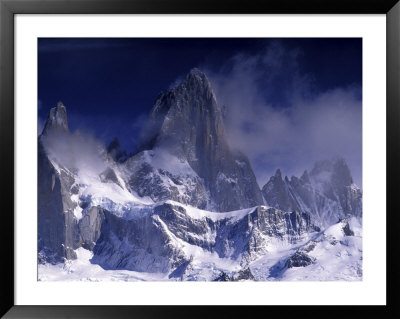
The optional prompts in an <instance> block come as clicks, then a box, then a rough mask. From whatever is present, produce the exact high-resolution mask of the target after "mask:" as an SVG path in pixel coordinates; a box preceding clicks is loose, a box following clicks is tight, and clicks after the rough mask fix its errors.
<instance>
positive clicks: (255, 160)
mask: <svg viewBox="0 0 400 319" xmlns="http://www.w3.org/2000/svg"><path fill="white" fill-rule="evenodd" d="M301 54H302V52H301V51H299V50H292V51H288V50H285V49H284V48H283V47H282V46H281V45H279V44H278V43H274V44H273V45H272V46H271V47H269V48H268V49H267V50H266V51H265V52H264V53H263V54H259V55H255V56H246V55H243V54H240V55H237V56H235V57H234V58H233V59H232V60H231V61H228V63H227V65H228V66H229V67H227V66H224V67H223V68H221V71H220V72H212V71H210V70H208V69H207V67H203V68H204V69H205V71H206V73H207V75H208V77H209V78H210V81H211V82H212V85H213V87H214V90H215V92H216V95H217V99H218V102H219V104H220V105H221V106H222V105H224V106H226V108H227V112H226V114H227V115H226V124H227V136H228V139H229V142H230V144H231V146H232V147H235V148H238V149H240V150H242V151H243V152H244V153H245V154H247V156H249V158H250V161H251V162H252V165H253V168H254V170H255V172H256V175H257V179H258V182H259V183H260V185H261V186H262V185H264V184H265V182H266V181H267V180H268V179H269V177H270V176H271V175H272V174H273V173H274V171H275V170H276V169H277V168H281V170H282V172H283V173H284V174H287V175H289V176H290V175H300V174H301V173H302V172H303V171H304V169H311V168H312V166H313V164H314V162H315V161H317V160H321V159H329V158H332V157H336V156H341V157H344V158H345V159H346V161H347V163H348V165H349V167H350V169H351V172H352V175H353V178H354V180H355V182H356V183H358V184H359V185H360V186H361V182H362V178H361V163H362V149H361V147H362V107H361V103H362V102H361V101H360V100H359V99H358V98H357V94H358V93H359V91H360V88H359V87H356V86H351V87H342V88H335V89H332V90H330V91H325V92H322V91H318V90H317V89H316V85H315V83H314V81H315V80H314V78H313V76H312V75H310V74H302V73H301V72H300V71H299V70H300V68H299V65H298V57H299V56H300V55H301ZM282 72H285V74H282ZM282 79H286V81H285V83H282V82H279V81H282ZM280 88H281V89H282V91H280V92H278V93H279V98H280V99H281V100H282V101H283V103H284V104H285V105H284V106H282V105H281V106H279V107H277V106H276V105H273V103H271V102H270V101H269V98H270V97H273V96H274V94H275V93H277V92H274V90H279V89H280Z"/></svg>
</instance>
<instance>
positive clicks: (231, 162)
mask: <svg viewBox="0 0 400 319" xmlns="http://www.w3.org/2000/svg"><path fill="white" fill-rule="evenodd" d="M154 148H161V149H166V150H168V151H169V152H170V153H172V154H173V155H174V156H177V157H178V158H180V159H184V160H186V161H187V162H188V163H189V165H190V166H191V168H192V169H193V170H194V171H195V172H196V173H197V174H198V176H199V177H200V178H202V179H203V180H204V183H205V186H206V188H207V189H208V190H209V192H210V194H212V196H213V197H214V198H213V200H214V202H215V205H216V207H217V209H218V210H219V211H229V210H235V209H241V208H248V207H252V206H256V205H261V204H262V203H263V199H262V195H261V191H260V189H259V186H258V184H257V182H256V178H255V176H254V173H253V170H252V168H251V166H250V163H249V161H248V159H247V158H246V156H244V155H243V154H239V153H238V152H233V151H232V150H231V149H230V147H229V145H228V142H227V140H226V136H225V129H224V123H223V119H222V112H221V109H220V107H219V106H218V104H217V100H216V97H215V94H214V92H213V90H212V87H211V84H210V82H209V80H208V79H207V76H206V75H205V74H204V73H203V72H201V71H200V70H198V69H192V70H191V71H190V72H189V73H188V75H187V76H186V77H185V79H184V80H183V81H182V82H181V83H180V84H178V85H177V86H175V87H173V88H171V89H169V90H167V91H166V92H164V93H161V94H160V95H159V96H158V97H157V100H156V101H155V103H154V106H153V109H152V111H151V114H150V117H149V121H148V124H147V125H146V126H145V129H144V136H143V137H142V142H141V143H140V146H139V151H141V150H145V149H154Z"/></svg>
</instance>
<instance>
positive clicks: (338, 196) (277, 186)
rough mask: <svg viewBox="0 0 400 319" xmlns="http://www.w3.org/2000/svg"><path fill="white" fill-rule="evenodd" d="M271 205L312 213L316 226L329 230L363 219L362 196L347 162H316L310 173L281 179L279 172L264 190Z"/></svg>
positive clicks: (341, 160) (266, 199)
mask: <svg viewBox="0 0 400 319" xmlns="http://www.w3.org/2000/svg"><path fill="white" fill-rule="evenodd" d="M262 193H263V195H264V198H265V201H266V203H267V204H268V205H270V206H272V207H276V208H279V209H282V210H285V211H299V212H309V213H310V214H311V217H312V219H313V222H314V223H315V224H316V225H319V226H323V227H326V226H329V225H332V224H334V223H336V222H337V221H338V220H339V219H342V218H346V217H351V216H355V217H361V215H362V193H361V190H360V189H359V188H358V187H357V185H355V184H354V183H353V179H352V177H351V174H350V169H349V167H348V166H347V164H346V162H345V160H344V159H342V158H339V159H336V160H332V161H329V160H326V161H320V162H317V163H316V164H315V165H314V168H313V169H312V171H311V173H308V172H307V171H305V172H304V174H303V175H302V176H301V177H300V178H298V177H295V176H292V177H291V179H290V180H289V179H288V178H287V177H285V178H282V174H281V172H280V170H277V172H276V174H275V175H274V176H272V177H271V178H270V180H269V181H268V183H267V184H265V185H264V187H263V188H262Z"/></svg>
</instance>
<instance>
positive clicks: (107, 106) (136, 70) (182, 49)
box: [38, 38, 362, 148]
mask: <svg viewBox="0 0 400 319" xmlns="http://www.w3.org/2000/svg"><path fill="white" fill-rule="evenodd" d="M38 41H39V68H38V69H39V75H38V76H39V92H38V98H39V104H40V105H39V117H40V118H41V119H45V118H46V116H47V112H48V111H49V109H50V108H51V107H53V106H54V105H55V104H56V103H57V101H59V100H61V101H63V102H64V104H65V105H66V106H67V110H68V115H69V117H70V127H71V129H72V130H74V129H76V128H78V127H81V126H84V127H85V128H86V129H88V130H90V131H91V132H93V133H94V134H95V135H96V136H97V137H99V138H101V139H104V140H105V142H108V141H109V140H110V139H111V138H112V137H113V136H111V135H116V136H118V137H119V138H120V139H121V142H122V143H123V144H124V146H125V147H127V148H133V147H134V146H133V145H134V140H135V135H137V134H138V132H137V131H138V129H139V127H140V125H139V123H135V118H137V117H138V116H142V117H141V119H143V116H144V115H145V114H147V113H148V112H149V110H150V109H151V107H152V104H153V102H154V100H155V98H156V96H157V95H158V94H159V93H160V92H161V91H163V90H165V89H167V88H168V87H169V86H170V85H171V83H172V82H174V81H175V80H176V79H177V78H178V77H182V76H184V75H185V74H186V73H187V72H188V71H189V70H190V69H191V68H193V67H200V68H201V67H202V66H205V67H206V68H207V69H208V70H213V71H214V72H220V73H222V74H223V73H224V72H225V71H227V72H229V69H230V67H231V63H230V59H231V58H232V57H233V56H235V55H237V54H247V55H253V54H258V53H260V52H262V51H264V50H265V49H266V48H268V46H269V45H271V42H276V41H279V42H280V43H281V44H282V46H283V47H284V48H285V49H287V50H294V51H300V52H301V54H300V55H299V56H298V57H297V60H298V61H297V63H298V65H299V71H300V72H301V73H303V74H308V75H310V76H311V77H312V87H311V88H309V89H308V90H307V92H304V94H313V93H318V92H319V91H325V90H328V89H333V88H336V87H344V86H348V85H354V84H358V85H359V86H361V78H362V76H361V75H362V65H361V45H362V44H361V39H343V38H341V39H279V40H277V39H253V38H250V39H249V38H244V39H221V38H218V39H212V38H209V39H176V38H175V39H132V38H121V39H118V38H112V39H93V38H61V39H60V38H57V39H51V38H41V39H39V40H38ZM291 63H292V61H287V62H286V66H287V67H288V68H290V64H291ZM265 72H266V73H268V69H266V70H265ZM292 76H293V74H291V73H290V70H289V71H287V70H285V68H283V69H282V73H281V74H280V75H279V76H276V77H275V81H274V82H275V85H276V88H274V89H271V90H268V92H269V93H268V95H267V96H265V98H266V99H267V100H268V102H269V103H271V104H273V105H275V106H276V107H282V106H286V105H287V101H286V97H287V94H286V87H287V86H288V84H290V83H291V81H290V78H291V77H292ZM260 81H262V79H261V80H260ZM260 85H262V83H260ZM288 89H289V87H288ZM74 120H75V121H76V122H74ZM133 123H135V124H133ZM126 135H132V136H131V137H128V136H126Z"/></svg>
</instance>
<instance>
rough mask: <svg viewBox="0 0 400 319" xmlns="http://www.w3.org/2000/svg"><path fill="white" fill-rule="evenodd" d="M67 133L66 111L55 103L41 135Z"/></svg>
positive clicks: (62, 106) (61, 105)
mask: <svg viewBox="0 0 400 319" xmlns="http://www.w3.org/2000/svg"><path fill="white" fill-rule="evenodd" d="M68 132H69V129H68V119H67V109H66V108H65V106H64V104H63V103H62V102H61V101H60V102H58V103H57V106H56V107H53V108H52V109H51V110H50V112H49V115H48V116H47V120H46V123H45V126H44V129H43V132H42V135H44V136H46V135H48V134H57V133H61V134H63V133H68Z"/></svg>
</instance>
